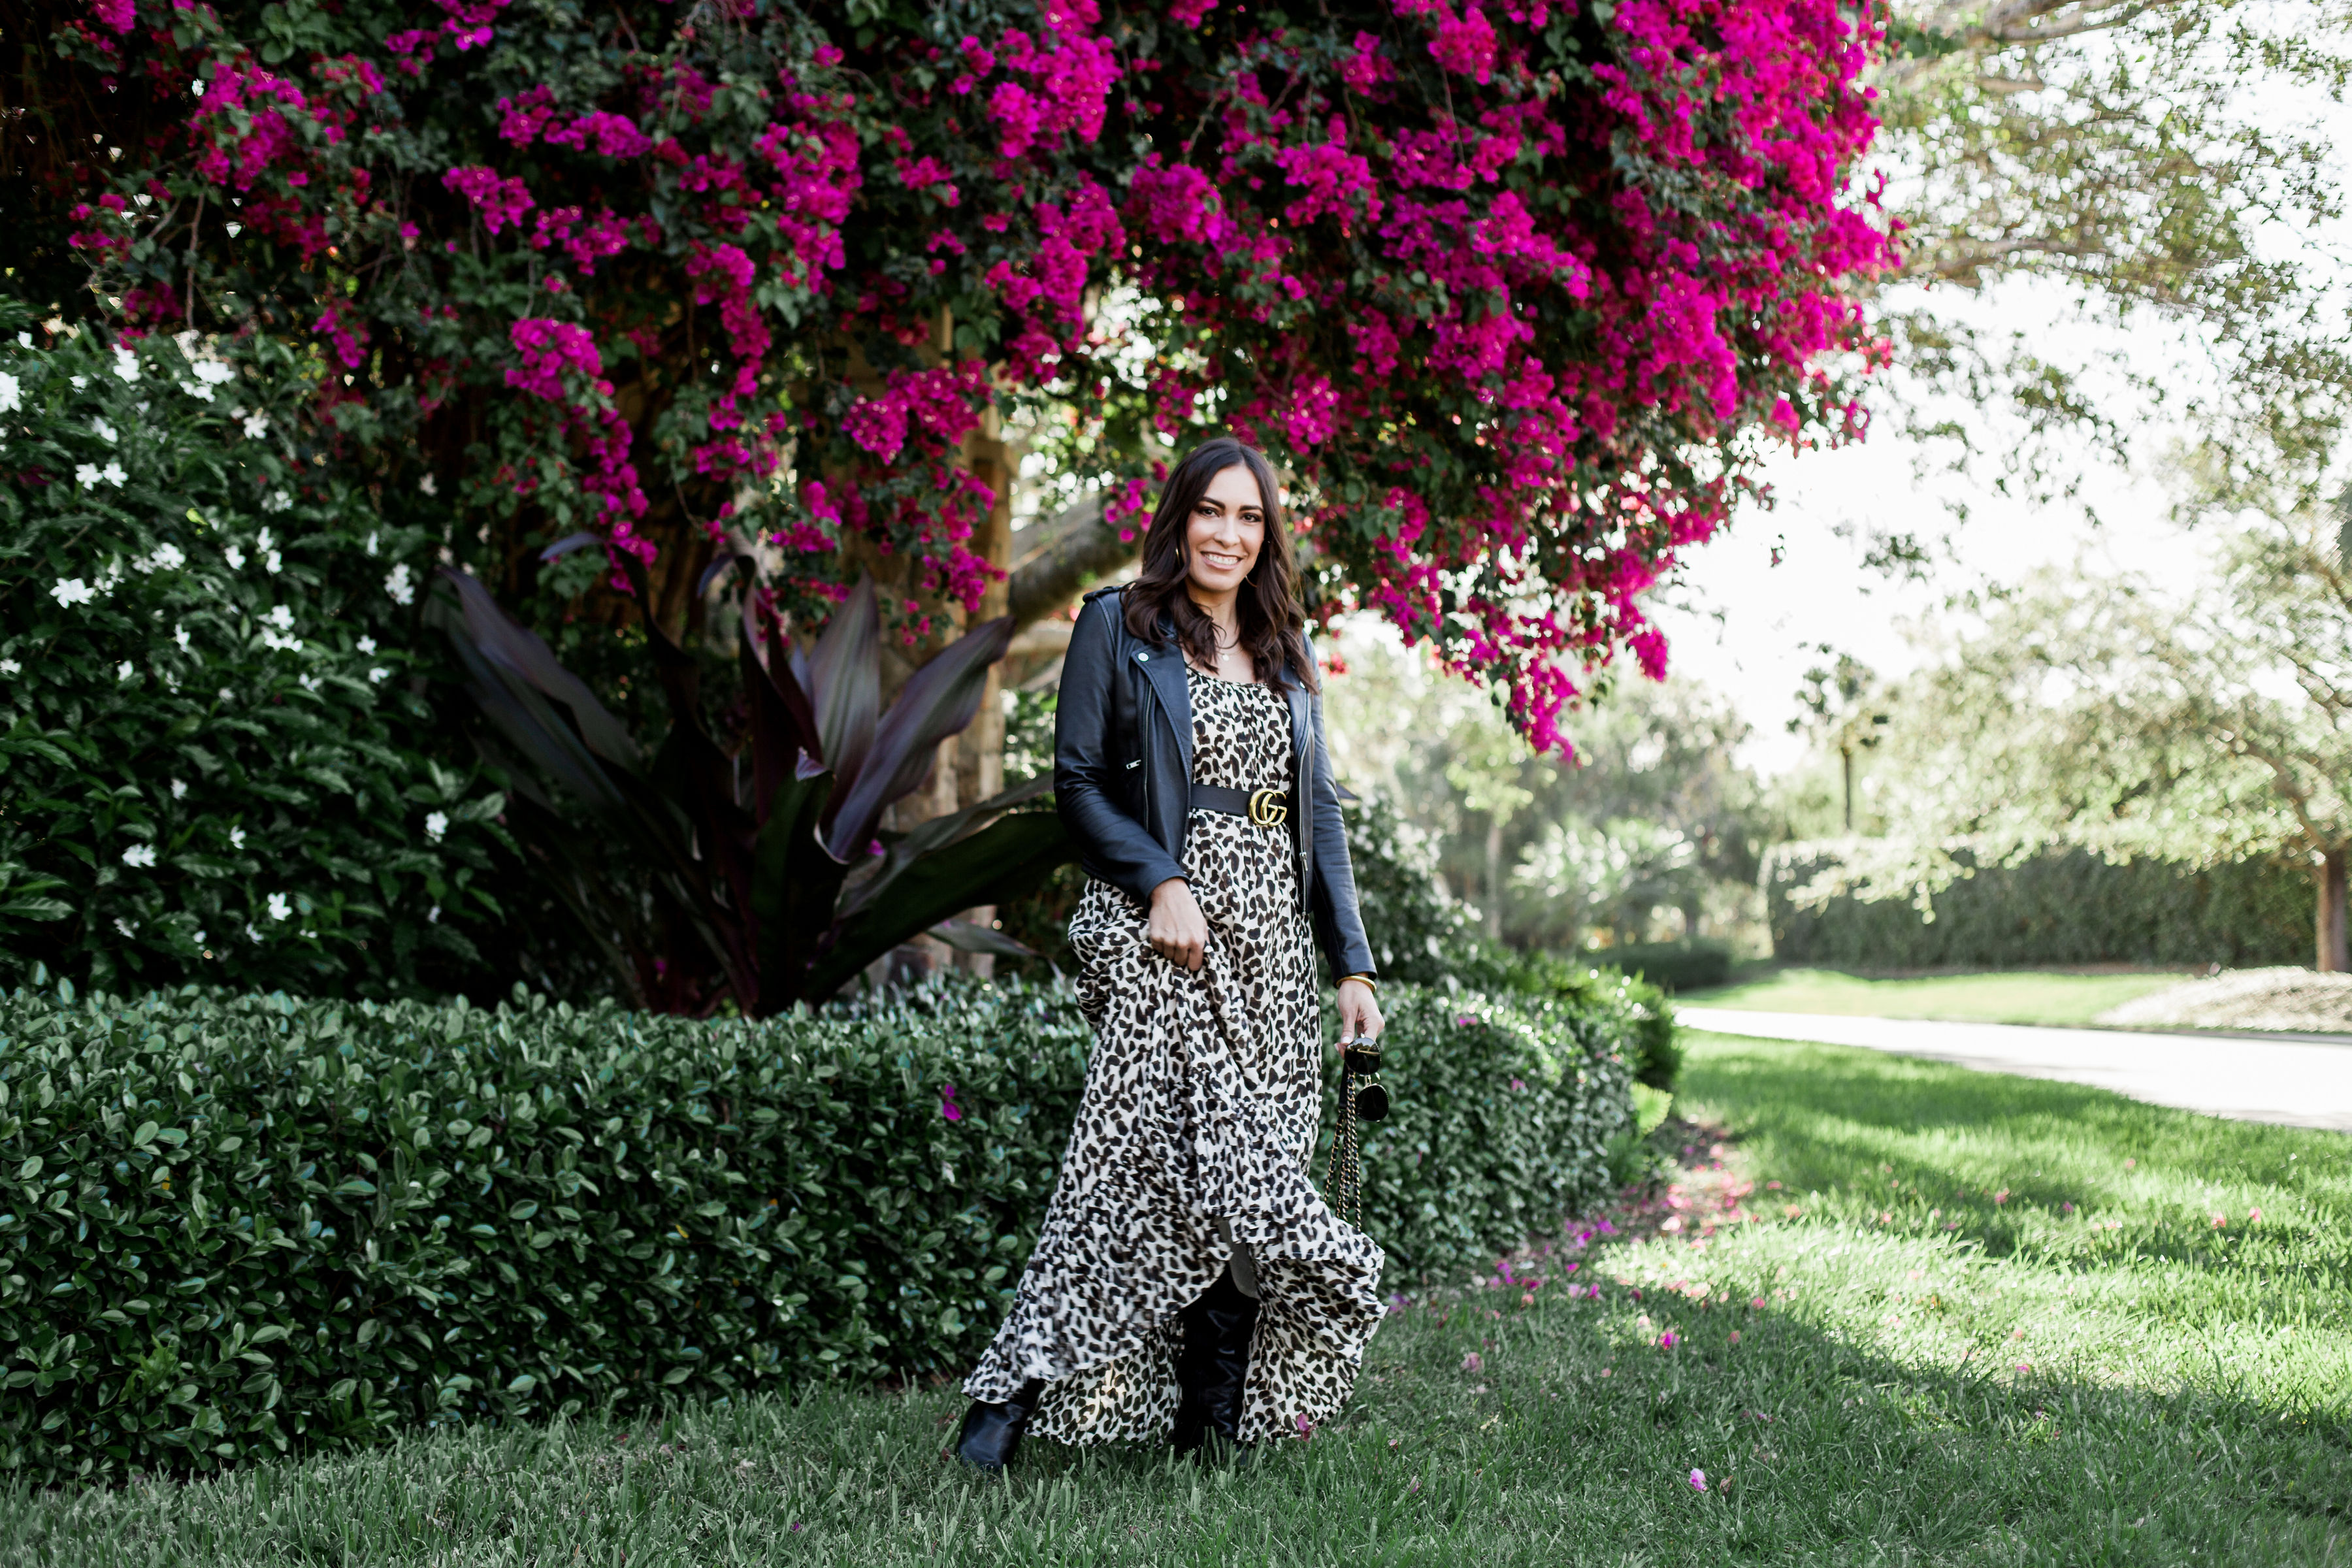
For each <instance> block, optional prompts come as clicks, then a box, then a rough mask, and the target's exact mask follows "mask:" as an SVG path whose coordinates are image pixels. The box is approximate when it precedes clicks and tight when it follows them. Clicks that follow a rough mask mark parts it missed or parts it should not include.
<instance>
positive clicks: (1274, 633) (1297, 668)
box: [1122, 436, 1318, 691]
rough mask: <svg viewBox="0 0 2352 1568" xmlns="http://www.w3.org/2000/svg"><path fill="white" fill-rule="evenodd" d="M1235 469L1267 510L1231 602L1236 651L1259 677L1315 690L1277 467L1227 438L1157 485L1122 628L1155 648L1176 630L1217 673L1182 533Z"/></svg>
mask: <svg viewBox="0 0 2352 1568" xmlns="http://www.w3.org/2000/svg"><path fill="white" fill-rule="evenodd" d="M1227 468H1247V469H1248V470H1249V471H1250V473H1251V475H1252V477H1254V478H1255V479H1256V480H1257V491H1258V496H1259V498H1260V500H1262V502H1263V503H1264V510H1265V543H1264V544H1262V545H1260V546H1259V547H1258V552H1257V564H1256V565H1255V566H1253V567H1251V568H1250V574H1249V575H1248V576H1247V577H1245V578H1244V579H1243V580H1242V588H1241V592H1240V593H1239V594H1238V595H1235V596H1234V619H1235V620H1236V621H1237V622H1239V623H1240V632H1241V646H1242V647H1244V648H1246V649H1248V650H1249V656H1250V663H1251V665H1252V667H1253V668H1255V670H1256V673H1257V679H1260V680H1262V681H1265V683H1267V684H1268V685H1278V684H1281V683H1282V682H1283V681H1284V680H1285V679H1286V678H1287V679H1296V680H1299V681H1302V682H1304V683H1305V685H1306V687H1307V690H1309V691H1313V690H1316V689H1318V686H1317V682H1316V679H1315V660H1314V659H1313V658H1310V657H1308V655H1307V635H1306V626H1307V613H1306V611H1305V610H1304V609H1303V608H1301V607H1300V605H1299V603H1298V562H1297V557H1295V556H1294V555H1292V554H1291V552H1290V520H1289V519H1288V518H1287V517H1286V516H1285V515H1284V513H1283V510H1282V500H1281V494H1282V492H1281V491H1280V490H1279V489H1276V487H1275V482H1274V468H1273V466H1272V465H1271V464H1269V463H1268V462H1267V461H1266V460H1265V457H1264V456H1263V455H1262V454H1260V453H1259V452H1258V451H1257V450H1256V449H1255V447H1246V446H1244V445H1243V444H1242V443H1241V442H1239V441H1236V440H1234V438H1233V437H1231V436H1217V437H1211V438H1210V439H1208V440H1206V441H1203V442H1202V443H1201V444H1200V445H1199V446H1197V447H1193V448H1192V450H1191V451H1190V452H1188V453H1186V454H1185V456H1184V460H1183V461H1182V462H1181V463H1179V464H1177V465H1176V468H1175V471H1174V472H1173V473H1171V474H1170V475H1169V476H1168V482H1167V483H1166V484H1164V485H1162V486H1160V505H1159V507H1158V508H1157V509H1156V510H1154V511H1153V512H1152V514H1151V526H1150V529H1149V530H1148V531H1145V533H1144V535H1143V569H1142V571H1141V572H1140V573H1139V574H1137V576H1136V579H1135V581H1134V582H1133V583H1131V584H1129V585H1128V589H1127V592H1126V594H1125V595H1122V597H1123V598H1124V599H1125V601H1126V608H1127V629H1128V630H1129V632H1131V633H1133V634H1134V635H1135V636H1137V637H1141V638H1143V639H1144V640H1145V641H1147V642H1157V641H1159V640H1160V637H1161V636H1162V635H1163V629H1162V628H1163V627H1165V626H1174V627H1175V630H1176V641H1177V643H1178V645H1179V646H1181V647H1182V648H1183V650H1184V652H1185V653H1186V654H1187V655H1189V656H1190V657H1191V658H1192V660H1193V661H1194V662H1195V663H1197V664H1200V665H1202V666H1204V667H1206V668H1210V669H1214V668H1217V627H1216V623H1215V622H1213V621H1212V620H1210V619H1209V616H1208V615H1207V613H1206V612H1205V611H1203V610H1202V608H1201V606H1200V605H1196V604H1194V603H1193V602H1192V593H1191V591H1190V584H1191V583H1192V552H1191V551H1190V549H1189V548H1187V545H1186V540H1185V535H1186V532H1187V530H1188V527H1189V525H1190V523H1191V521H1192V509H1193V508H1194V507H1196V506H1198V505H1199V504H1200V502H1201V497H1202V494H1203V493H1204V492H1206V491H1207V489H1208V488H1209V483H1210V481H1211V480H1213V479H1215V478H1216V477H1217V476H1218V475H1219V474H1221V473H1223V472H1224V471H1225V470H1226V469H1227Z"/></svg>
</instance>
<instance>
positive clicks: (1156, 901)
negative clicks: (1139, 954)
mask: <svg viewBox="0 0 2352 1568" xmlns="http://www.w3.org/2000/svg"><path fill="white" fill-rule="evenodd" d="M1143 940H1144V941H1145V942H1149V943H1150V945H1151V951H1152V952H1156V953H1158V954H1159V955H1160V957H1162V958H1164V959H1166V960H1167V961H1168V962H1169V963H1173V964H1175V965H1177V966H1178V967H1179V968H1181V969H1182V970H1183V971H1184V972H1185V973H1190V974H1197V973H1200V972H1201V960H1202V955H1203V954H1204V953H1205V952H1207V950H1208V946H1209V920H1208V917H1207V916H1206V915H1203V914H1202V912H1201V906H1200V904H1199V903H1198V902H1196V901H1195V900H1193V897H1192V884H1191V883H1190V882H1187V881H1186V880H1184V879H1183V878H1181V877H1171V878H1169V879H1167V880H1166V881H1164V882H1162V883H1160V886H1158V887H1156V888H1154V889H1151V919H1150V921H1148V922H1146V923H1145V925H1144V928H1143Z"/></svg>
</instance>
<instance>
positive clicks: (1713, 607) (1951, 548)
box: [1654, 287, 2203, 776]
mask: <svg viewBox="0 0 2352 1568" xmlns="http://www.w3.org/2000/svg"><path fill="white" fill-rule="evenodd" d="M1946 303H1947V304H1948V305H1949V304H1950V303H1952V301H1946ZM1986 309H1987V310H1997V311H1998V314H1999V315H2000V318H2001V319H2002V320H2004V321H2009V322H2010V323H2011V324H2025V325H2028V326H2030V327H2032V329H2034V330H2036V331H2038V332H2039V333H2040V334H2041V335H2042V339H2043V340H2044V341H2046V342H2047V344H2048V352H2049V354H2050V357H2052V358H2053V359H2057V358H2064V359H2068V360H2076V359H2082V360H2087V359H2088V358H2090V357H2092V356H2093V355H2094V354H2095V353H2096V352H2097V351H2098V350H2099V349H2100V348H2102V347H2104V346H2106V345H2108V344H2112V343H2113V342H2115V341H2116V333H2115V331H2114V330H2113V329H2101V328H2095V327H2092V326H2090V325H2088V324H2086V323H2084V321H2081V320H2080V319H2079V318H2076V317H2074V314H2073V312H2072V311H2071V310H2070V309H2069V308H2068V302H2067V300H2065V299H2064V298H2063V296H2061V295H2060V294H2059V293H2058V292H2057V291H2056V290H2054V289H2032V288H2023V287H2012V288H2011V289H2009V290H2007V291H2006V292H2005V293H2004V294H2003V295H2002V297H2001V298H2000V300H1998V301H1992V302H1988V305H1987V307H1986ZM2150 346H2151V347H2152V346H2153V345H2150ZM2154 456H2155V454H2154V453H2152V452H2142V453H2136V454H2135V462H2134V466H2133V468H2130V469H2124V468H2117V467H2116V466H2115V465H2113V464H2111V463H2107V462H2105V461H2104V460H2102V459H2101V458H2099V457H2098V456H2097V455H2096V454H2095V453H2093V452H2091V451H2090V450H2088V449H2087V448H2077V449H2074V450H2073V452H2072V460H2073V461H2074V462H2076V463H2078V464H2079V465H2080V466H2081V467H2082V468H2084V470H2085V471H2086V472H2088V473H2089V474H2090V476H2091V477H2090V479H2089V480H2088V482H2086V483H2085V484H2084V488H2083V493H2084V497H2085V499H2086V500H2087V501H2088V502H2089V503H2090V506H2091V507H2092V508H2094V509H2095V510H2096V512H2097V514H2098V515H2097V520H2096V521H2093V519H2092V518H2091V517H2090V516H2088V515H2087V514H2086V510H2085V507H2084V504H2082V503H2079V502H2058V503H2053V504H2052V505H2048V506H2035V505H2032V504H2030V503H2028V502H2025V501H2022V500H2015V499H2012V498H2011V497H2007V496H2003V495H2001V494H2000V493H1999V491H1997V490H1996V489H1994V488H1993V487H1992V485H1991V484H1990V482H1989V481H1985V480H1972V479H1969V477H1967V476H1964V475H1961V474H1959V473H1956V472H1954V471H1952V469H1951V468H1950V467H1949V466H1948V463H1947V462H1946V461H1945V460H1944V459H1943V458H1942V457H1941V456H1940V455H1938V454H1936V453H1933V452H1927V453H1923V452H1922V451H1921V450H1920V448H1919V447H1918V446H1917V445H1916V443H1913V442H1911V441H1908V440H1906V438H1905V437H1903V436H1902V435H1901V433H1900V432H1898V431H1897V430H1896V429H1895V426H1894V423H1893V422H1892V421H1885V420H1883V421H1881V422H1880V423H1879V424H1878V425H1877V426H1875V427H1874V430H1873V432H1872V434H1871V436H1870V437H1869V438H1868V439H1867V440H1866V441H1864V442H1863V443H1862V444H1861V445H1859V446H1854V447H1843V448H1840V449H1838V450H1835V451H1827V452H1804V453H1798V454H1788V455H1784V456H1782V457H1781V458H1779V459H1778V460H1777V461H1775V462H1774V464H1773V465H1772V467H1771V468H1770V469H1769V479H1770V481H1771V483H1772V486H1773V489H1774V492H1775V495H1776V498H1777V505H1776V506H1775V507H1774V509H1773V510H1769V511H1768V510H1763V509H1761V508H1750V509H1748V510H1746V511H1744V512H1743V513H1742V514H1741V515H1739V516H1738V518H1736V519H1735V520H1734V522H1733V525H1732V527H1731V528H1730V530H1729V531H1727V533H1724V534H1722V535H1719V536H1717V539H1715V540H1714V541H1713V542H1710V543H1708V544H1706V545H1704V546H1702V547H1700V548H1699V549H1697V550H1696V551H1694V552H1691V554H1690V556H1689V558H1688V562H1687V564H1686V566H1685V571H1684V573H1683V575H1682V578H1681V580H1680V582H1679V584H1676V585H1675V586H1674V587H1672V588H1670V589H1667V590H1664V591H1663V592H1662V593H1661V594H1660V595H1659V596H1658V599H1657V602H1656V604H1655V605H1654V613H1655V614H1656V616H1657V619H1658V621H1659V623H1660V624H1661V625H1662V626H1664V628H1665V629H1666V631H1667V634H1668V636H1669V637H1670V638H1671V639H1672V647H1673V669H1674V672H1675V673H1674V675H1673V676H1672V677H1671V679H1677V680H1697V681H1699V682H1702V683H1703V684H1705V685H1706V686H1708V687H1710V688H1713V689H1716V690H1718V691H1721V692H1723V693H1725V694H1727V696H1729V697H1730V698H1731V700H1733V702H1734V703H1735V704H1736V705H1737V707H1738V710H1739V712H1740V713H1741V715H1742V716H1743V717H1744V718H1746V719H1747V720H1748V722H1749V723H1750V724H1752V725H1754V726H1755V734H1754V736H1753V738H1752V739H1751V740H1750V741H1749V742H1748V747H1747V749H1746V750H1745V752H1743V756H1742V760H1743V761H1745V762H1747V763H1748V764H1749V765H1750V766H1753V767H1755V768H1756V769H1758V770H1759V772H1761V773H1765V774H1766V775H1768V776H1769V775H1772V774H1777V773H1784V772H1786V771H1787V770H1788V769H1790V768H1791V767H1793V766H1795V765H1796V764H1797V763H1799V761H1800V760H1801V757H1802V755H1803V752H1804V744H1805V743H1804V741H1803V739H1802V738H1801V737H1800V736H1797V735H1792V734H1790V732H1789V731H1788V728H1787V724H1788V721H1789V720H1790V718H1792V717H1794V716H1795V715H1796V714H1797V712H1798V711H1799V709H1798V706H1797V701H1796V691H1797V687H1798V683H1799V681H1800V680H1801V679H1802V677H1803V675H1804V672H1805V671H1806V670H1807V669H1808V668H1811V667H1813V666H1815V665H1817V664H1820V663H1822V662H1824V660H1823V659H1822V655H1821V654H1820V652H1819V651H1818V649H1819V646H1820V645H1821V644H1822V643H1828V644H1830V645H1831V646H1832V647H1835V648H1837V649H1838V650H1839V651H1841V652H1845V653H1850V654H1852V655H1853V656H1854V657H1855V658H1859V659H1861V660H1862V661H1863V662H1864V663H1865V664H1867V665H1870V666H1871V667H1872V668H1874V669H1876V670H1878V671H1879V672H1880V673H1881V674H1883V675H1889V676H1896V675H1901V674H1903V673H1905V672H1906V671H1907V670H1909V669H1911V668H1914V667H1915V666H1916V663H1917V661H1918V655H1917V653H1916V651H1915V649H1914V647H1913V646H1912V644H1911V642H1910V640H1909V639H1908V638H1907V637H1906V635H1905V632H1906V624H1915V623H1916V622H1917V621H1919V620H1920V619H1921V618H1922V617H1925V616H1932V615H1934V614H1935V613H1936V612H1937V610H1938V608H1939V607H1940V606H1941V605H1943V604H1944V602H1945V601H1946V599H1947V598H1948V596H1949V595H1952V594H1954V593H1957V592H1960V591H1963V590H1965V589H1967V588H1969V587H1971V586H1976V585H1979V584H1984V583H1987V582H2015V581H2017V580H2018V579H2019V578H2021V577H2022V576H2023V575H2025V574H2027V573H2029V572H2031V571H2032V570H2034V569H2035V568H2037V567H2041V566H2045V565H2063V564H2065V563H2070V562H2073V561H2075V560H2078V559H2080V560H2083V561H2084V562H2085V563H2086V564H2089V565H2091V566H2093V567H2094V568H2098V567H2101V566H2106V567H2109V568H2112V567H2113V566H2115V565H2120V564H2126V563H2127V564H2129V565H2130V566H2131V567H2133V568H2134V569H2136V570H2137V571H2139V572H2141V573H2143V574H2147V575H2148V576H2150V577H2153V578H2155V579H2157V580H2158V582H2160V583H2166V584H2181V583H2185V582H2186V581H2187V580H2188V578H2189V575H2190V574H2194V573H2195V572H2197V571H2199V570H2200V559H2201V555H2202V549H2203V547H2202V545H2201V544H2200V542H2198V541H2196V540H2195V539H2193V538H2191V537H2189V536H2188V535H2186V534H2184V532H2183V531H2181V530H2180V529H2179V528H2177V527H2176V526H2175V525H2174V524H2173V523H2172V522H2171V521H2169V520H2168V517H2167V515H2166V508H2167V496H2166V493H2165V490H2164V489H2163V487H2162V485H2161V484H2160V483H2159V482H2158V479H2157V478H2156V475H2155V473H2154V471H2153V465H2152V458H2154ZM1955 503H1958V505H1959V506H1961V507H1964V508H1965V510H1966V512H1967V521H1964V522H1963V521H1958V520H1957V513H1956V512H1955V510H1954V504H1955ZM1874 532H1878V533H1901V532H1911V533H1916V534H1918V535H1919V536H1921V537H1922V538H1923V539H1924V540H1927V542H1929V543H1930V545H1931V547H1932V548H1933V549H1934V551H1935V552H1936V553H1937V556H1938V560H1937V563H1936V566H1935V569H1934V572H1933V574H1932V576H1931V578H1930V580H1929V581H1927V582H1926V583H1912V582H1900V581H1896V580H1893V579H1890V578H1889V577H1887V576H1886V575H1885V574H1881V573H1879V572H1877V571H1874V570H1873V569H1871V568H1869V567H1866V566H1865V565H1864V563H1863V557H1864V552H1865V551H1866V549H1867V548H1868V543H1869V541H1870V538H1871V536H1872V535H1873V533H1874ZM1776 545H1777V546H1778V547H1779V548H1780V564H1779V565H1777V566H1776V565H1774V564H1773V563H1772V555H1773V552H1774V549H1775V547H1776Z"/></svg>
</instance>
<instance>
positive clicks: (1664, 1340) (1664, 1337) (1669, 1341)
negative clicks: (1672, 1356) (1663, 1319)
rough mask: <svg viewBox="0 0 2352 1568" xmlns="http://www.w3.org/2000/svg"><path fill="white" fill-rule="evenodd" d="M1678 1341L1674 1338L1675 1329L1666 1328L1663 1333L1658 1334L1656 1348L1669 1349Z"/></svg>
mask: <svg viewBox="0 0 2352 1568" xmlns="http://www.w3.org/2000/svg"><path fill="white" fill-rule="evenodd" d="M1677 1343H1678V1341H1677V1340H1676V1339H1675V1331H1674V1330H1672V1329H1668V1330H1667V1331H1665V1332H1664V1333H1663V1334H1660V1335H1659V1336H1658V1348H1659V1349H1660V1350H1662V1351H1670V1350H1672V1349H1674V1348H1675V1345H1676V1344H1677Z"/></svg>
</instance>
